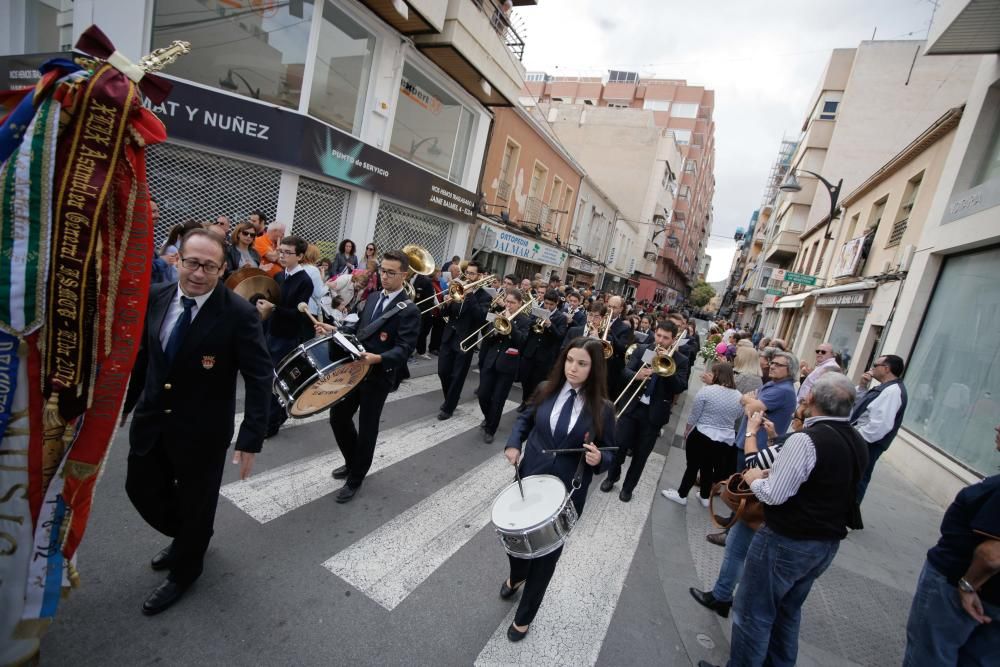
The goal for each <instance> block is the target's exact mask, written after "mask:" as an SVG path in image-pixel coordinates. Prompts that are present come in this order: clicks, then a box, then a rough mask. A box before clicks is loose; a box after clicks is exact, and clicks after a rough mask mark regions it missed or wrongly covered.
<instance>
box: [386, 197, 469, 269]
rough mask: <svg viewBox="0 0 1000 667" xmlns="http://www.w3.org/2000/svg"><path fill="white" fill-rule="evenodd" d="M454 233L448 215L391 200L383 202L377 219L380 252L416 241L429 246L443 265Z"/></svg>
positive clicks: (430, 250)
mask: <svg viewBox="0 0 1000 667" xmlns="http://www.w3.org/2000/svg"><path fill="white" fill-rule="evenodd" d="M450 234H451V222H449V221H448V220H445V219H444V218H436V217H434V216H433V215H428V214H427V213H422V212H421V211H415V210H413V209H412V208H406V207H404V206H399V205H398V204H393V203H390V202H387V201H382V203H381V204H379V207H378V215H377V216H376V218H375V244H376V245H377V246H378V248H379V252H380V253H381V252H385V251H386V250H393V249H396V250H398V249H399V248H402V247H403V246H404V245H408V244H410V243H416V244H417V245H419V246H421V247H423V248H426V249H427V250H428V251H429V252H430V253H431V255H433V256H434V259H436V260H437V262H438V266H440V265H441V264H442V263H443V260H444V256H445V253H446V252H447V251H448V238H449V236H450Z"/></svg>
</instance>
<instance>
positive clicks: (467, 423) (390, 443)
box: [220, 401, 517, 523]
mask: <svg viewBox="0 0 1000 667" xmlns="http://www.w3.org/2000/svg"><path fill="white" fill-rule="evenodd" d="M516 407H517V403H514V402H513V401H507V402H506V403H505V404H504V409H503V412H504V413H507V412H510V411H511V410H513V409H514V408H516ZM481 420H482V415H481V413H480V412H479V405H478V404H476V403H475V402H469V403H463V404H461V405H459V406H458V408H457V409H456V410H455V412H454V414H453V415H452V417H451V419H448V420H446V421H438V420H437V417H436V416H434V415H432V416H429V417H425V418H423V419H420V420H417V421H414V422H409V423H407V424H403V425H401V426H397V427H395V428H391V429H388V430H387V431H383V432H382V433H380V434H379V438H378V442H377V444H376V445H375V460H374V461H373V462H372V467H371V470H369V472H368V474H369V475H373V474H375V473H377V472H379V471H380V470H382V469H384V468H387V467H389V466H391V465H393V464H394V463H399V462H400V461H402V460H404V459H407V458H409V457H411V456H414V455H416V454H419V453H420V452H423V451H425V450H427V449H430V448H431V447H434V446H435V445H437V444H439V443H442V442H444V441H445V440H450V439H451V438H454V437H455V436H457V435H459V434H461V433H463V432H465V431H468V430H470V429H472V428H475V427H476V425H477V424H478V423H479V422H480V421H481ZM330 440H331V443H330V444H331V446H335V445H334V443H333V438H332V437H331V438H330ZM343 464H344V457H343V456H342V455H341V453H340V451H339V450H334V451H331V452H327V453H326V454H319V455H317V456H310V457H307V458H304V459H299V460H298V461H293V462H291V463H288V464H285V465H283V466H279V467H277V468H273V469H271V470H268V471H266V472H264V473H262V474H260V475H255V476H253V477H251V478H250V479H247V480H242V481H236V482H231V483H229V484H226V485H225V486H223V487H222V489H221V491H220V494H221V495H222V496H223V497H225V498H228V499H229V500H230V501H231V502H232V503H233V504H234V505H236V506H237V507H239V508H240V509H241V510H243V511H244V512H246V513H247V514H249V515H250V516H251V517H253V518H254V519H256V520H257V521H259V522H260V523H267V522H268V521H273V520H274V519H277V518H278V517H281V516H283V515H285V514H287V513H288V512H291V511H292V510H295V509H298V508H299V507H302V506H303V505H307V504H309V503H311V502H313V501H314V500H318V499H320V498H322V497H323V496H325V495H328V494H330V493H333V492H334V491H337V490H338V489H340V487H342V486H343V485H344V482H343V481H342V480H336V479H333V478H332V477H331V476H330V471H331V470H333V469H334V468H336V467H338V466H341V465H343Z"/></svg>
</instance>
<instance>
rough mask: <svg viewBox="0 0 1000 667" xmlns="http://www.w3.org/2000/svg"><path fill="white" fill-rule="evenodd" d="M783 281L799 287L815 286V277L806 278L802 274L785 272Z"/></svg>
mask: <svg viewBox="0 0 1000 667" xmlns="http://www.w3.org/2000/svg"><path fill="white" fill-rule="evenodd" d="M785 280H786V281H788V282H790V283H799V284H800V285H815V284H816V276H807V275H806V274H804V273H793V272H791V271H785Z"/></svg>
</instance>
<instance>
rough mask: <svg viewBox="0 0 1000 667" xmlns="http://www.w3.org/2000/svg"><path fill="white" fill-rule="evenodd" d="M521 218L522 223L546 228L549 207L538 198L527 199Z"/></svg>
mask: <svg viewBox="0 0 1000 667" xmlns="http://www.w3.org/2000/svg"><path fill="white" fill-rule="evenodd" d="M523 216H524V218H523V220H522V222H527V223H530V224H534V225H544V226H548V222H549V207H548V205H547V204H546V203H545V202H543V201H542V200H541V199H539V198H538V197H528V201H527V202H526V204H525V207H524V213H523Z"/></svg>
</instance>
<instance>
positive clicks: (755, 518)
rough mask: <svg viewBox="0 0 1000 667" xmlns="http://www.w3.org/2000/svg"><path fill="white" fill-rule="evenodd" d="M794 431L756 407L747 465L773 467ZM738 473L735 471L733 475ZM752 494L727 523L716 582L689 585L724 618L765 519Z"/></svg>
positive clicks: (798, 420)
mask: <svg viewBox="0 0 1000 667" xmlns="http://www.w3.org/2000/svg"><path fill="white" fill-rule="evenodd" d="M804 409H805V408H804V407H803V406H799V408H798V410H797V411H796V416H795V418H793V420H792V428H793V431H792V432H797V431H799V430H801V428H802V422H803V420H804V419H805V415H804V414H803V413H802V412H803V411H804ZM762 428H763V429H764V431H765V432H766V433H767V441H768V446H767V447H765V448H764V449H761V450H758V449H757V432H758V431H760V429H762ZM790 435H791V433H788V434H785V435H783V436H780V437H778V435H777V433H776V432H775V429H774V422H772V421H771V420H769V419H766V418H765V417H764V413H763V412H761V411H760V410H757V411H755V412H754V413H753V414H752V415H750V416H749V418H748V420H747V431H746V442H745V443H744V447H745V448H746V449H745V450H744V454H745V455H746V467H747V468H760V469H761V470H769V469H770V468H771V464H772V463H774V457H775V456H777V454H778V452H779V451H781V447H782V445H784V443H785V440H786V439H787V438H788V437H789V436H790ZM751 436H752V437H751ZM737 475H742V473H737ZM737 475H733V477H736V476H737ZM721 484H729V485H730V486H731V487H732V486H735V485H736V484H737V481H736V480H734V479H732V478H730V479H729V480H726V481H725V482H720V485H721ZM743 486H745V485H743ZM748 494H749V498H748V502H747V507H745V508H744V510H743V512H740V513H739V516H735V515H734V516H733V518H732V522H731V523H730V524H729V525H728V526H726V528H727V529H728V531H729V535H728V537H727V538H726V543H725V544H726V553H725V556H723V558H722V566H721V567H720V568H719V576H718V578H717V579H716V580H715V586H714V587H713V588H712V590H709V591H703V590H700V589H698V588H694V587H691V588H689V589H688V591H689V592H690V593H691V597H693V598H694V599H695V601H696V602H697V603H698V604H700V605H701V606H703V607H706V608H708V609H711V610H712V611H714V612H715V613H717V614H718V615H719V616H721V617H722V618H727V617H728V616H729V610H730V608H732V606H733V593H734V591H735V590H736V585H737V584H738V583H739V582H740V578H741V577H742V576H743V563H744V562H745V561H746V557H747V551H749V550H750V542H751V541H752V540H753V536H754V533H755V532H756V531H757V528H759V527H760V524H761V522H762V520H763V509H762V508H761V507H760V501H757V500H754V499H753V498H754V496H753V492H752V491H748ZM734 509H735V508H734Z"/></svg>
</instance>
